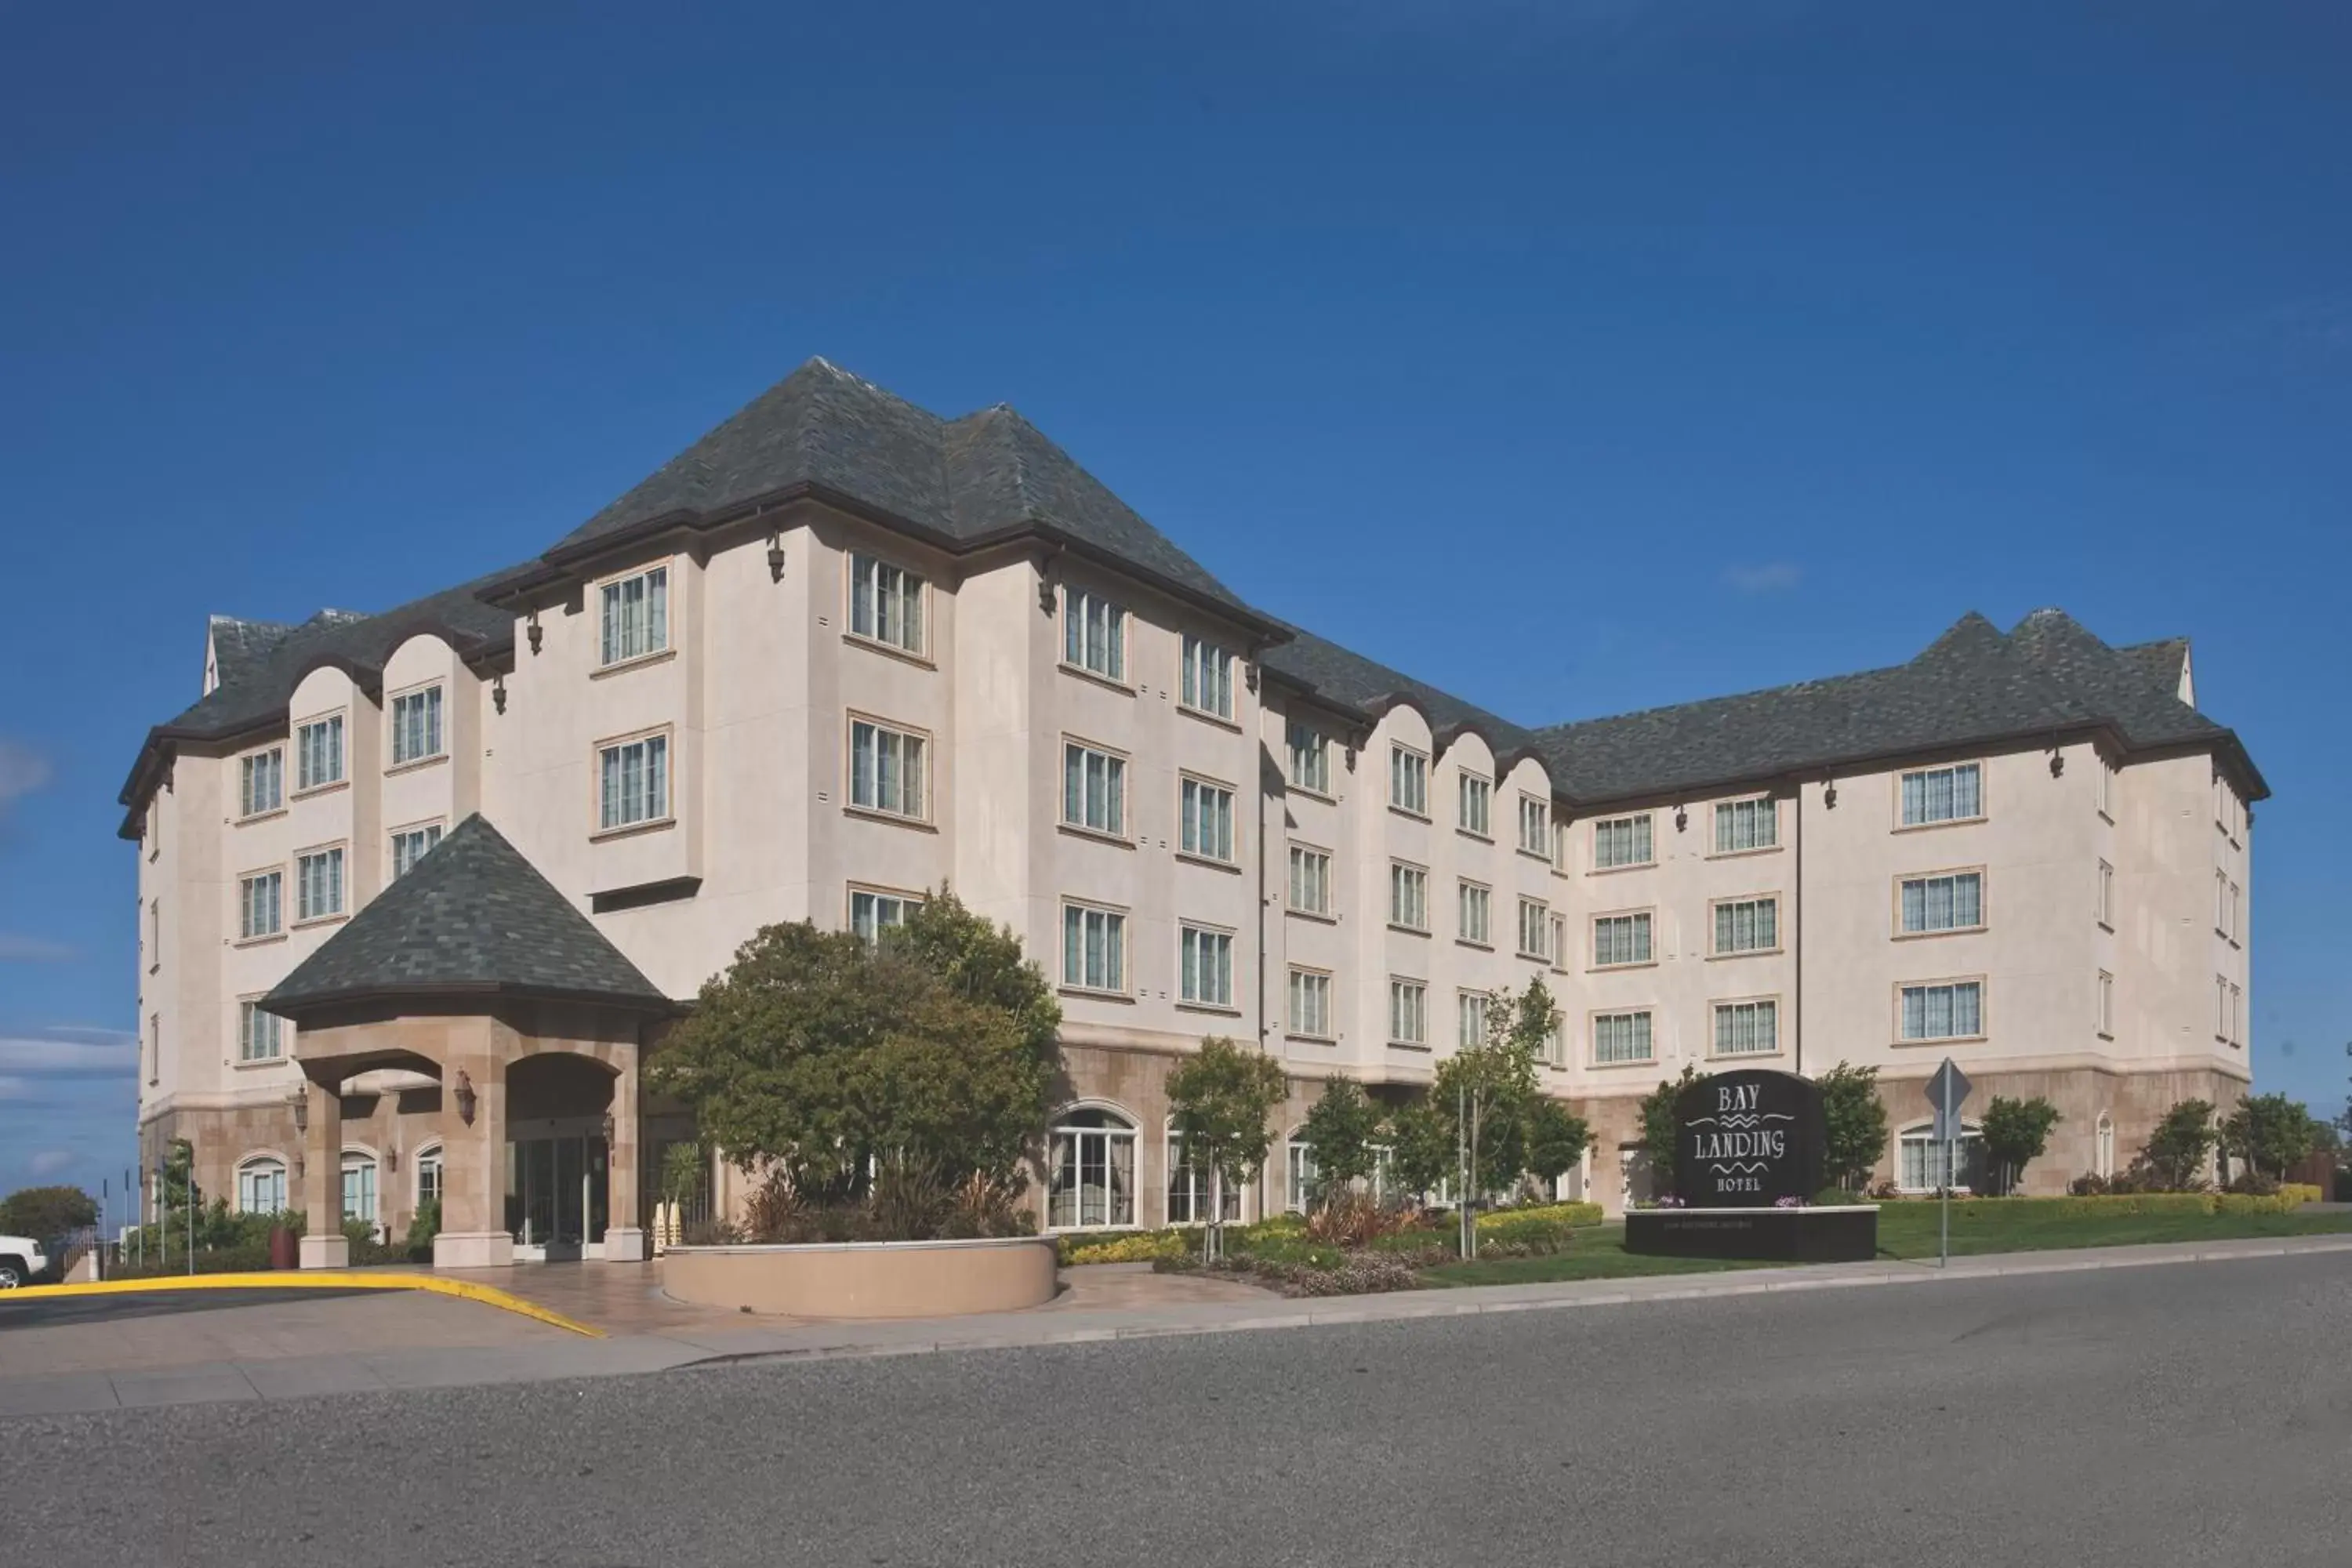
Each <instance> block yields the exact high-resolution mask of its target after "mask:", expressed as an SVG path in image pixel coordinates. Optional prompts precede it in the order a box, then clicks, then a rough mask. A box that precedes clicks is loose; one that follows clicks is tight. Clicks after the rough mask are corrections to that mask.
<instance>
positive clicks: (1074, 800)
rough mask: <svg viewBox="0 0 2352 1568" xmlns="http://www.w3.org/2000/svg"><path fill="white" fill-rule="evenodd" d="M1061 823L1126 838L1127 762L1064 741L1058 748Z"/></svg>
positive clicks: (1091, 748)
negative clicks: (1060, 749)
mask: <svg viewBox="0 0 2352 1568" xmlns="http://www.w3.org/2000/svg"><path fill="white" fill-rule="evenodd" d="M1062 820H1063V821H1064V822H1066V823H1068V824H1069V825H1070V826H1073V827H1091V828H1093V829H1094V830H1095V831H1096V832H1097V833H1109V834H1115V835H1117V836H1118V837H1121V838H1124V837H1127V759H1126V758H1125V757H1115V756H1113V755H1111V753H1110V752H1098V751H1097V750H1095V749H1094V748H1093V747H1092V746H1082V745H1079V744H1078V743H1077V742H1075V741H1073V742H1066V743H1065V744H1064V745H1063V747H1062Z"/></svg>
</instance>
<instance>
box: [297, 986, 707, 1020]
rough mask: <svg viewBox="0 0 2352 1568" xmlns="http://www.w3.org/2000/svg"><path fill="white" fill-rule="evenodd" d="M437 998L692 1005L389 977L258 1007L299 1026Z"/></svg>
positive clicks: (657, 1012) (656, 1007)
mask: <svg viewBox="0 0 2352 1568" xmlns="http://www.w3.org/2000/svg"><path fill="white" fill-rule="evenodd" d="M436 996H446V997H452V998H468V997H479V998H484V999H488V1000H493V1001H505V1002H567V1003H583V1004H587V1005H593V1006H599V1007H613V1008H617V1009H620V1010H622V1011H624V1012H632V1013H640V1014H643V1015H645V1016H647V1017H655V1018H664V1017H677V1016H682V1015H684V1014H685V1013H686V1012H687V1011H688V1004H687V1003H683V1002H678V1001H676V1000H673V999H672V998H670V997H667V996H652V995H642V994H630V993H624V992H614V991H577V990H571V989H567V988H565V987H562V986H550V985H517V984H511V983H509V982H507V981H502V980H467V981H446V980H429V981H385V982H381V983H377V984H367V985H343V986H338V987H336V988H335V989H333V990H331V991H306V992H303V993H301V994H299V995H294V996H279V995H278V994H276V993H275V992H273V993H271V994H268V995H267V996H264V997H263V998H262V999H261V1000H260V1001H259V1002H258V1003H257V1004H256V1005H257V1006H259V1007H260V1008H261V1010H262V1011H263V1012H266V1013H270V1014H273V1015H275V1016H278V1017H280V1018H285V1019H287V1020H289V1022H292V1023H295V1024H297V1025H299V1023H300V1022H301V1021H302V1019H303V1018H304V1017H306V1016H310V1015H312V1014H316V1013H322V1012H327V1011H331V1010H332V1009H334V1008H338V1007H349V1006H352V1005H357V1004H360V1003H364V1002H399V1001H422V1000H426V999H429V998H432V997H436Z"/></svg>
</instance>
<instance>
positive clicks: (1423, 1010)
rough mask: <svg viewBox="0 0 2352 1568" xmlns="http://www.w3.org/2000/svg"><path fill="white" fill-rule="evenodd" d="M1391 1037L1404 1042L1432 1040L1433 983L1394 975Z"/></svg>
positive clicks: (1405, 1043)
mask: <svg viewBox="0 0 2352 1568" xmlns="http://www.w3.org/2000/svg"><path fill="white" fill-rule="evenodd" d="M1389 1038H1390V1040H1391V1041H1392V1042H1393V1043H1395V1044H1397V1045H1400V1046H1425V1045H1427V1044H1429V987H1428V986H1427V985H1426V984H1423V983H1422V982H1421V981H1418V980H1400V979H1396V978H1393V977H1391V979H1390V981H1389Z"/></svg>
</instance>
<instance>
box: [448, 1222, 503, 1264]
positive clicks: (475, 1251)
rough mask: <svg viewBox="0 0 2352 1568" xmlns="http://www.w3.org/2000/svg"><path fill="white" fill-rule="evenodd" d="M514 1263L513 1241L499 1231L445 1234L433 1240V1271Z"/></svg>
mask: <svg viewBox="0 0 2352 1568" xmlns="http://www.w3.org/2000/svg"><path fill="white" fill-rule="evenodd" d="M514 1260H515V1256H514V1237H511V1236H509V1235H508V1234H507V1233H506V1232H505V1231H502V1230H479V1231H463V1230H461V1231H448V1230H445V1231H443V1232H441V1233H440V1234H439V1235H437V1236H436V1237H434V1238H433V1267H434V1268H506V1267H508V1266H509V1265H510V1264H512V1263H513V1262H514Z"/></svg>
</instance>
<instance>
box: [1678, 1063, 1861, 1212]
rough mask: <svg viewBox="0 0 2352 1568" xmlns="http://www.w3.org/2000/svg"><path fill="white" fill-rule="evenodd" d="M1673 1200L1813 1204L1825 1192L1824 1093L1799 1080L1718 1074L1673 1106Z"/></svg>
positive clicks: (1712, 1204) (1696, 1204) (1720, 1204)
mask: <svg viewBox="0 0 2352 1568" xmlns="http://www.w3.org/2000/svg"><path fill="white" fill-rule="evenodd" d="M1675 1122H1676V1125H1677V1128H1678V1131H1677V1132H1676V1134H1675V1189H1676V1195H1678V1196H1679V1197H1680V1198H1681V1199H1682V1200H1683V1202H1684V1203H1685V1204H1687V1205H1690V1206H1691V1207H1693V1208H1769V1207H1770V1206H1771V1205H1774V1204H1776V1203H1778V1202H1780V1200H1781V1199H1783V1198H1794V1199H1798V1200H1801V1201H1803V1202H1807V1203H1810V1202H1811V1201H1812V1196H1813V1194H1815V1193H1817V1192H1819V1191H1820V1190H1821V1184H1822V1144H1823V1142H1824V1134H1823V1125H1822V1091H1821V1089H1820V1086H1818V1085H1816V1084H1815V1083H1814V1082H1813V1081H1812V1080H1811V1079H1804V1078H1799V1077H1798V1076H1797V1075H1796V1074H1794V1073H1785V1072H1771V1071H1768V1070H1765V1069H1762V1068H1748V1069H1745V1070H1742V1071H1738V1072H1722V1073H1717V1074H1715V1075H1714V1076H1712V1077H1710V1078H1705V1079H1700V1080H1699V1081H1698V1082H1696V1083H1695V1084H1693V1085H1692V1086H1691V1087H1690V1088H1688V1089H1685V1090H1684V1091H1683V1093H1682V1096H1681V1098H1679V1099H1678V1100H1675Z"/></svg>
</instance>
